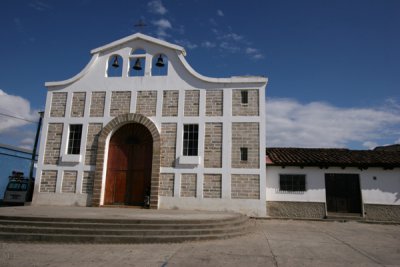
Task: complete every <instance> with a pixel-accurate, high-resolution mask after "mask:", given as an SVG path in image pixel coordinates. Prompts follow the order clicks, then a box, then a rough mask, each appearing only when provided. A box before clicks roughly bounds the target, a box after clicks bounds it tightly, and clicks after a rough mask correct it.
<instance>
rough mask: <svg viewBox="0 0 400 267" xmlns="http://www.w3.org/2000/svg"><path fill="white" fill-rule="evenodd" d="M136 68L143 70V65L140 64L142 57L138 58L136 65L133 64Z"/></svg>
mask: <svg viewBox="0 0 400 267" xmlns="http://www.w3.org/2000/svg"><path fill="white" fill-rule="evenodd" d="M133 69H134V70H142V66H141V65H140V58H138V59H136V62H135V65H134V66H133Z"/></svg>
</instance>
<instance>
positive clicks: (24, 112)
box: [0, 90, 39, 147]
mask: <svg viewBox="0 0 400 267" xmlns="http://www.w3.org/2000/svg"><path fill="white" fill-rule="evenodd" d="M0 113H1V114H3V115H0V136H1V138H0V139H1V140H3V141H2V142H6V143H12V144H16V145H20V146H23V147H28V146H29V145H30V147H32V144H33V139H32V132H31V131H30V130H27V129H26V128H25V127H26V126H33V127H36V122H37V121H38V117H39V115H38V113H37V110H32V109H31V107H30V103H29V101H28V100H26V99H24V98H22V97H20V96H15V95H9V94H7V93H6V92H4V91H3V90H0ZM7 115H10V116H12V117H10V116H7ZM18 118H21V119H18ZM27 138H30V141H31V143H29V140H28V139H27Z"/></svg>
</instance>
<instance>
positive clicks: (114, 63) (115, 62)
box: [111, 56, 119, 68]
mask: <svg viewBox="0 0 400 267" xmlns="http://www.w3.org/2000/svg"><path fill="white" fill-rule="evenodd" d="M111 66H113V67H114V68H118V67H119V64H118V57H117V56H115V57H114V62H113V64H112V65H111Z"/></svg>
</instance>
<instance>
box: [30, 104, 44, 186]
mask: <svg viewBox="0 0 400 267" xmlns="http://www.w3.org/2000/svg"><path fill="white" fill-rule="evenodd" d="M43 114H44V111H39V122H38V126H37V130H36V136H35V144H34V145H33V151H32V158H31V168H30V170H29V179H32V178H33V166H34V164H35V160H36V150H37V145H38V141H39V133H40V128H41V126H42V119H43Z"/></svg>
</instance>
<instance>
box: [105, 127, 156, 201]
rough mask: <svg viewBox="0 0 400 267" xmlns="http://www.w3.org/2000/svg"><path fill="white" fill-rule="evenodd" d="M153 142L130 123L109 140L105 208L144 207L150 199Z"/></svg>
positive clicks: (148, 135)
mask: <svg viewBox="0 0 400 267" xmlns="http://www.w3.org/2000/svg"><path fill="white" fill-rule="evenodd" d="M152 157H153V138H152V135H151V133H150V131H149V130H148V129H147V128H146V127H145V126H144V125H142V124H139V123H129V124H126V125H124V126H122V127H120V128H119V129H118V130H117V131H116V132H115V133H114V134H113V136H112V137H111V139H110V142H109V148H108V161H107V175H106V188H105V195H104V205H132V206H143V205H144V204H145V203H144V201H145V196H150V188H151V175H152Z"/></svg>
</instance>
